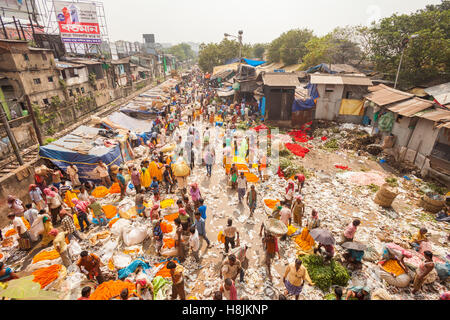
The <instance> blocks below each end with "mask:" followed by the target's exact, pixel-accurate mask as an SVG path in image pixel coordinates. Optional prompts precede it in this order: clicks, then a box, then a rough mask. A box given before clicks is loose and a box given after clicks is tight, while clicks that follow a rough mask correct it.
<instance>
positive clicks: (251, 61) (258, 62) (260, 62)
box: [243, 58, 266, 67]
mask: <svg viewBox="0 0 450 320" xmlns="http://www.w3.org/2000/svg"><path fill="white" fill-rule="evenodd" d="M243 60H244V61H245V63H247V64H248V65H251V66H252V67H257V66H260V65H262V64H264V63H266V61H261V60H250V59H247V58H244V59H243Z"/></svg>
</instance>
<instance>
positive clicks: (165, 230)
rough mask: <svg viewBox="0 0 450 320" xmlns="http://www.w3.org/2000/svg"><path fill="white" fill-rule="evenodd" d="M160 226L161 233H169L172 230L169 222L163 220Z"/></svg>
mask: <svg viewBox="0 0 450 320" xmlns="http://www.w3.org/2000/svg"><path fill="white" fill-rule="evenodd" d="M160 226H161V231H162V232H163V233H170V232H172V230H173V226H172V225H171V224H169V223H166V222H164V221H163V222H161V224H160Z"/></svg>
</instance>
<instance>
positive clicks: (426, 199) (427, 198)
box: [423, 195, 445, 209]
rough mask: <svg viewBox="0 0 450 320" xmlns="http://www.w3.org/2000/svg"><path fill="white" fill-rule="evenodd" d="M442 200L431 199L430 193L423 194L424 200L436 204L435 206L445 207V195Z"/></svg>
mask: <svg viewBox="0 0 450 320" xmlns="http://www.w3.org/2000/svg"><path fill="white" fill-rule="evenodd" d="M441 198H442V199H441V200H434V199H431V198H430V197H429V196H428V195H424V196H423V201H425V202H426V203H428V204H430V205H432V206H434V207H439V208H441V209H442V208H443V207H444V205H445V199H444V198H443V197H441Z"/></svg>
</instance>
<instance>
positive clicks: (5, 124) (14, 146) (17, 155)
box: [0, 101, 23, 166]
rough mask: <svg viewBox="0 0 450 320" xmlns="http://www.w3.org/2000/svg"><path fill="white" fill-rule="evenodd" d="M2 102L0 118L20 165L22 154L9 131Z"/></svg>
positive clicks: (21, 163)
mask: <svg viewBox="0 0 450 320" xmlns="http://www.w3.org/2000/svg"><path fill="white" fill-rule="evenodd" d="M3 103H4V101H2V107H1V108H0V118H1V121H2V123H3V126H4V127H5V131H6V134H7V135H8V139H9V142H11V146H12V148H13V150H14V153H15V155H16V158H17V161H18V162H19V164H20V165H21V166H22V165H23V160H22V156H21V155H20V151H19V146H18V145H17V141H16V138H15V137H14V134H13V133H12V131H11V127H10V126H9V122H8V118H7V116H6V112H5V110H4V109H3Z"/></svg>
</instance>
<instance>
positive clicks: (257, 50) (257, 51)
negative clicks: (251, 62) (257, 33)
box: [253, 43, 269, 59]
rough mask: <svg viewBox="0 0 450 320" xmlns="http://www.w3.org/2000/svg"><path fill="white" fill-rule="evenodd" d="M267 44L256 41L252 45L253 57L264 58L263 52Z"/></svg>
mask: <svg viewBox="0 0 450 320" xmlns="http://www.w3.org/2000/svg"><path fill="white" fill-rule="evenodd" d="M268 46H269V45H268V44H266V43H256V44H254V45H253V57H255V58H258V59H264V53H265V51H266V49H267V48H268Z"/></svg>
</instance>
